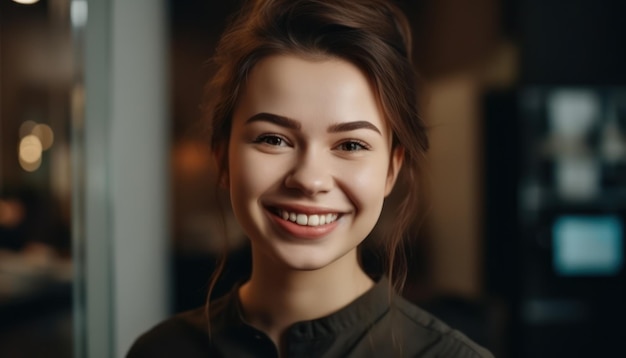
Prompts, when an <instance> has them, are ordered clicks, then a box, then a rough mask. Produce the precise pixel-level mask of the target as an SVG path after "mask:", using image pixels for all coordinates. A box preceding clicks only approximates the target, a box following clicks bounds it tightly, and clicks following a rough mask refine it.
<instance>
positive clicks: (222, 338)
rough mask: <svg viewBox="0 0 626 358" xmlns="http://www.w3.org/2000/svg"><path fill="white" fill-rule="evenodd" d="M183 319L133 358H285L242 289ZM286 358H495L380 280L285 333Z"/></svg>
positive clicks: (149, 338) (156, 332)
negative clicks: (246, 314)
mask: <svg viewBox="0 0 626 358" xmlns="http://www.w3.org/2000/svg"><path fill="white" fill-rule="evenodd" d="M208 326H209V325H208V322H207V318H206V316H205V314H204V308H199V309H196V310H193V311H188V312H185V313H182V314H179V315H177V316H175V317H173V318H170V319H168V320H167V321H165V322H163V323H161V324H159V325H157V326H156V327H154V328H153V329H151V330H150V331H148V332H147V333H145V334H144V335H142V336H141V337H139V339H138V340H137V341H136V342H135V344H134V345H133V347H132V348H131V350H130V352H129V353H128V356H127V358H147V357H180V358H183V357H184V358H195V357H237V358H239V357H241V358H244V357H278V350H277V348H276V346H275V345H274V343H273V342H272V341H271V340H270V339H269V338H268V337H267V336H266V335H265V334H264V333H263V332H261V331H259V330H257V329H255V328H254V327H252V326H250V325H248V324H247V323H246V322H245V320H244V319H243V318H242V314H241V308H240V303H239V299H238V294H237V290H236V289H234V290H233V291H231V292H230V293H229V294H227V295H226V296H224V297H222V298H220V299H218V300H216V301H215V302H212V303H211V339H209V334H208ZM286 334H287V335H286V337H287V346H286V351H285V357H298V358H300V357H342V358H343V357H358V358H362V357H468V358H469V357H472V358H479V357H492V355H491V353H489V352H488V351H487V350H486V349H484V348H482V347H480V346H479V345H477V344H476V343H474V342H472V341H471V340H470V339H469V338H467V337H466V336H465V335H463V334H462V333H460V332H458V331H456V330H453V329H451V328H450V327H448V326H446V325H445V324H444V323H442V322H441V321H439V320H438V319H436V318H434V317H433V316H431V315H430V314H429V313H427V312H425V311H423V310H422V309H420V308H418V307H417V306H415V305H413V304H411V303H409V302H408V301H406V300H405V299H403V298H402V297H400V296H398V295H396V294H393V293H390V289H389V281H388V280H386V279H381V280H380V281H379V282H378V283H377V284H376V285H375V286H374V287H373V288H372V289H371V290H369V291H368V292H366V293H365V294H364V295H362V296H361V297H359V298H357V299H356V300H355V301H353V302H352V303H350V304H349V305H348V306H346V307H344V308H342V309H341V310H339V311H337V312H335V313H333V314H331V315H329V316H326V317H322V318H319V319H315V320H312V321H305V322H298V323H296V324H294V325H293V326H291V327H290V328H289V330H288V332H287V333H286Z"/></svg>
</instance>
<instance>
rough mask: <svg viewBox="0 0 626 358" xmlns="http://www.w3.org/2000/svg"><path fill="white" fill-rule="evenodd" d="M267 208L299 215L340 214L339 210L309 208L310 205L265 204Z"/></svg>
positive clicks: (319, 207) (318, 207)
mask: <svg viewBox="0 0 626 358" xmlns="http://www.w3.org/2000/svg"><path fill="white" fill-rule="evenodd" d="M265 207H267V208H274V209H282V210H286V211H288V212H293V213H299V214H307V215H314V214H318V215H319V214H341V213H342V211H341V210H337V209H332V208H329V207H321V206H310V205H302V204H293V203H289V204H286V203H267V204H265Z"/></svg>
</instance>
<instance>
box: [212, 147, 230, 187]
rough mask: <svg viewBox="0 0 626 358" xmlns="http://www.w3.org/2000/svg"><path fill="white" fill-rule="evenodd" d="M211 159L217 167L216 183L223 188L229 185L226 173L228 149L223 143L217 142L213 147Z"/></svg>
mask: <svg viewBox="0 0 626 358" xmlns="http://www.w3.org/2000/svg"><path fill="white" fill-rule="evenodd" d="M213 160H214V161H215V166H216V168H217V175H218V178H217V180H218V183H219V186H220V187H221V188H223V189H228V188H229V187H230V180H229V179H230V178H229V175H228V151H227V150H226V146H225V145H224V144H219V145H217V146H216V147H215V148H214V149H213Z"/></svg>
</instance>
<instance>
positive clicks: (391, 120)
mask: <svg viewBox="0 0 626 358" xmlns="http://www.w3.org/2000/svg"><path fill="white" fill-rule="evenodd" d="M410 43H411V41H410V29H409V27H408V24H407V21H406V19H405V17H404V16H403V15H402V14H401V13H400V12H399V11H398V9H397V8H396V7H395V6H393V5H392V4H391V3H390V2H388V1H384V0H343V1H342V0H260V1H256V2H253V3H250V4H249V5H248V6H247V7H245V8H244V9H243V10H242V13H241V14H240V16H239V17H238V18H237V20H236V21H235V22H234V23H233V24H232V25H231V27H230V28H229V29H228V30H227V31H226V33H225V34H224V36H223V37H222V40H221V42H220V44H219V46H218V49H217V54H216V63H217V66H218V71H217V74H216V76H215V78H214V79H213V81H212V82H211V84H210V88H211V94H212V102H211V103H210V106H209V108H210V111H209V115H210V121H211V127H212V148H213V150H214V153H215V157H216V159H217V162H218V167H219V172H220V178H221V182H222V184H223V186H224V187H225V188H227V190H229V192H230V197H231V202H232V207H233V211H234V213H235V216H236V217H237V219H238V221H239V223H240V224H241V226H242V227H243V229H244V231H245V232H246V234H247V236H248V237H249V238H250V242H251V248H252V272H251V276H250V279H249V280H248V281H247V282H244V283H242V284H240V285H238V286H236V287H235V288H234V289H233V290H232V292H231V293H229V294H227V295H226V296H224V297H221V298H219V299H217V300H214V301H211V302H209V303H208V304H207V306H206V307H204V308H201V309H198V310H195V311H190V312H186V313H183V314H180V315H178V316H176V317H174V318H172V319H170V320H167V321H166V322H164V323H162V324H160V325H158V326H157V327H155V328H153V329H152V330H151V331H149V332H148V333H146V334H145V335H143V336H142V337H141V338H140V339H139V340H138V341H137V342H136V343H135V345H134V346H133V348H132V349H131V351H130V353H129V357H132V358H136V357H158V356H175V355H176V356H180V357H207V356H211V357H279V356H280V357H418V356H419V357H490V356H491V355H490V354H489V352H487V351H486V350H485V349H483V348H481V347H479V346H478V345H476V344H475V343H473V342H471V341H470V340H469V339H468V338H466V337H465V336H464V335H462V334H461V333H459V332H457V331H455V330H452V329H450V328H449V327H447V326H446V325H445V324H443V323H441V322H440V321H438V320H437V319H435V318H434V317H432V316H430V315H429V314H428V313H426V312H424V311H422V310H421V309H419V308H418V307H416V306H414V305H412V304H410V303H409V302H407V301H405V300H404V299H402V298H401V297H399V296H398V295H396V294H395V293H393V290H392V286H391V284H392V282H393V283H397V281H401V280H402V279H403V277H404V274H403V271H402V270H400V271H399V272H398V270H397V269H396V270H394V268H395V267H396V266H395V265H394V261H396V260H395V259H396V258H398V257H400V255H401V254H402V253H401V240H402V236H403V233H404V232H405V231H406V230H407V228H408V226H409V224H410V222H411V220H412V217H413V216H414V214H415V210H414V206H415V204H416V203H417V197H416V195H417V188H415V186H414V185H407V187H408V192H407V193H406V195H404V201H403V202H402V204H401V205H400V206H399V207H398V212H397V216H396V217H397V223H396V225H394V230H393V231H392V232H391V233H390V235H389V237H387V238H385V241H384V242H385V250H386V255H387V256H388V258H389V265H388V270H387V271H388V272H387V275H386V276H384V277H382V278H379V279H378V281H374V279H372V278H371V277H369V276H368V275H367V274H366V273H365V272H364V270H363V268H362V267H361V265H360V263H359V262H360V260H359V245H360V244H361V243H362V242H363V240H364V239H365V237H366V236H368V234H369V233H370V232H371V231H372V229H373V227H374V225H375V224H376V222H377V220H378V218H379V216H380V213H381V210H382V207H383V202H384V200H385V198H386V197H387V195H388V194H389V193H390V192H391V190H392V188H393V187H394V185H395V183H396V179H397V178H398V177H399V175H400V172H403V174H404V177H406V178H408V179H409V183H414V181H413V179H414V178H416V177H417V175H418V174H419V164H420V159H421V158H422V157H423V155H424V153H425V151H426V149H427V147H428V142H427V138H426V130H425V126H424V123H423V121H422V119H421V118H420V117H419V115H418V111H417V105H416V98H417V94H416V77H415V73H414V71H413V67H412V63H411V56H410Z"/></svg>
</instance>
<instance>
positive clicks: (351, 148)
mask: <svg viewBox="0 0 626 358" xmlns="http://www.w3.org/2000/svg"><path fill="white" fill-rule="evenodd" d="M337 148H338V149H340V150H343V151H346V152H356V151H360V150H369V146H368V145H367V144H365V143H363V142H361V141H357V140H349V141H346V142H343V143H341V144H339V146H338V147H337Z"/></svg>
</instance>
